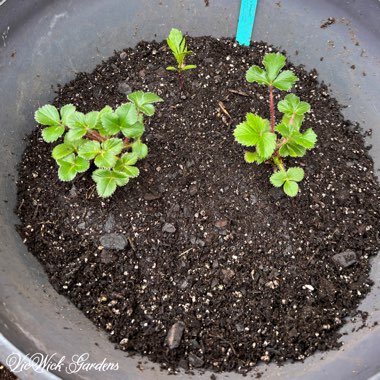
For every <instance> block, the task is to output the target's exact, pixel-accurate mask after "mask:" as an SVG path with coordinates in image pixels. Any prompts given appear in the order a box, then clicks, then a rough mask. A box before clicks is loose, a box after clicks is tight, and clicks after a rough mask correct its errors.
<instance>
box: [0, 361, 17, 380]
mask: <svg viewBox="0 0 380 380" xmlns="http://www.w3.org/2000/svg"><path fill="white" fill-rule="evenodd" d="M0 379H1V380H17V379H18V378H17V377H16V376H15V375H14V374H13V373H12V372H11V371H9V369H8V368H7V367H5V366H4V365H3V364H1V363H0Z"/></svg>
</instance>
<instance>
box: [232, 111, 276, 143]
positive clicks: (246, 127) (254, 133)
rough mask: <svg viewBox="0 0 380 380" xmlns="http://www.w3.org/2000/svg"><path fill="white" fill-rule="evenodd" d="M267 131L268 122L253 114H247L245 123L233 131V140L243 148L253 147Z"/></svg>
mask: <svg viewBox="0 0 380 380" xmlns="http://www.w3.org/2000/svg"><path fill="white" fill-rule="evenodd" d="M267 131H269V121H268V120H266V119H263V118H261V117H260V116H258V115H254V114H253V113H250V112H249V113H247V115H246V121H245V122H243V123H240V124H239V125H238V126H237V127H236V128H235V130H234V136H235V140H236V141H237V142H238V143H239V144H241V145H243V146H247V147H249V146H254V145H256V144H257V142H258V140H259V138H260V136H261V135H262V134H263V133H264V132H267Z"/></svg>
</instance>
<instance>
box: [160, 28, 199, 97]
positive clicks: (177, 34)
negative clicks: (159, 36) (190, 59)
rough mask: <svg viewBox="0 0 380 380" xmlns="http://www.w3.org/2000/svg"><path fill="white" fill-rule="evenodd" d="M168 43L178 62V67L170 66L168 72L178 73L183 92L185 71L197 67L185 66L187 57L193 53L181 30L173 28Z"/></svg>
mask: <svg viewBox="0 0 380 380" xmlns="http://www.w3.org/2000/svg"><path fill="white" fill-rule="evenodd" d="M166 42H167V44H168V46H169V48H170V50H171V51H172V53H173V55H174V57H175V59H176V61H177V67H174V66H168V67H167V68H166V70H170V71H177V73H178V80H179V87H180V89H181V90H182V88H183V85H184V79H183V71H186V70H191V69H195V68H196V67H197V66H196V65H186V64H185V58H186V56H188V55H190V54H191V53H192V52H191V51H190V50H188V48H187V44H186V39H185V37H184V36H183V34H182V32H181V31H180V30H178V29H175V28H173V29H172V30H171V31H170V33H169V37H168V38H167V39H166Z"/></svg>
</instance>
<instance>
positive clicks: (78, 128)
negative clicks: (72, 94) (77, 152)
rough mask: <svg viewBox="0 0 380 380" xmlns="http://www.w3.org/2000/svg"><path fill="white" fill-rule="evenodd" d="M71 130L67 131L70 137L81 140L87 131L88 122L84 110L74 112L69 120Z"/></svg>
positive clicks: (70, 138) (68, 124)
mask: <svg viewBox="0 0 380 380" xmlns="http://www.w3.org/2000/svg"><path fill="white" fill-rule="evenodd" d="M67 126H68V127H69V129H70V130H69V131H68V132H67V136H68V139H69V140H71V141H73V140H79V139H80V138H81V137H83V136H84V135H85V134H86V133H87V129H88V128H87V124H86V118H85V115H84V114H83V113H82V112H78V111H76V112H74V113H73V114H72V115H71V117H70V118H69V119H68V121H67Z"/></svg>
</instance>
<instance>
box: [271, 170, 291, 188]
mask: <svg viewBox="0 0 380 380" xmlns="http://www.w3.org/2000/svg"><path fill="white" fill-rule="evenodd" d="M286 178H287V176H286V172H285V171H283V170H280V171H278V172H275V173H273V174H272V175H271V176H270V179H269V180H270V183H271V184H272V185H273V186H275V187H281V186H282V185H283V184H284V182H285V181H286Z"/></svg>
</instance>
